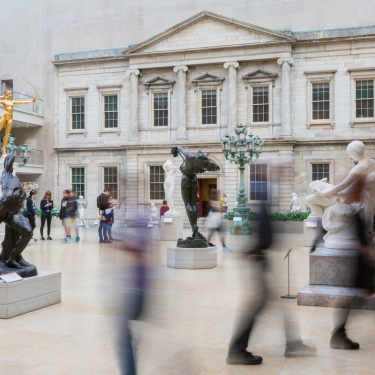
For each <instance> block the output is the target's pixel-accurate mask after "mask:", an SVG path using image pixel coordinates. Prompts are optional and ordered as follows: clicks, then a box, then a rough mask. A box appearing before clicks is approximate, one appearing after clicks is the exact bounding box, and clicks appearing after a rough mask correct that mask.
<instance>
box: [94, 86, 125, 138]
mask: <svg viewBox="0 0 375 375" xmlns="http://www.w3.org/2000/svg"><path fill="white" fill-rule="evenodd" d="M96 87H97V89H98V91H99V93H100V97H99V106H100V107H99V108H100V111H99V132H98V133H99V137H101V136H102V133H116V134H117V135H118V136H119V135H120V134H121V87H122V84H112V85H97V86H96ZM105 96H117V127H116V128H106V127H105V112H104V106H105V99H104V98H105Z"/></svg>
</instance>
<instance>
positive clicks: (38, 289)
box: [0, 271, 61, 319]
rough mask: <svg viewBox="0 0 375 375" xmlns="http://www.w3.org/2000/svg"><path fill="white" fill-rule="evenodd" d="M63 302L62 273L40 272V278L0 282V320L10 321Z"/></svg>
mask: <svg viewBox="0 0 375 375" xmlns="http://www.w3.org/2000/svg"><path fill="white" fill-rule="evenodd" d="M59 302H61V272H48V271H39V274H38V276H34V277H28V278H26V279H23V280H20V281H15V282H13V283H5V282H3V281H0V318H1V319H8V318H13V317H14V316H17V315H21V314H25V313H28V312H30V311H34V310H37V309H41V308H42V307H47V306H50V305H54V304H55V303H59Z"/></svg>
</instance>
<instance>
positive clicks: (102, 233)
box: [96, 188, 112, 243]
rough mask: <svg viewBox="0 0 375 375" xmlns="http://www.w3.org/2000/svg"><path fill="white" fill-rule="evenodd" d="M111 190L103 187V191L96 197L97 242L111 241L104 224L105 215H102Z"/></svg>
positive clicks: (107, 206) (106, 207)
mask: <svg viewBox="0 0 375 375" xmlns="http://www.w3.org/2000/svg"><path fill="white" fill-rule="evenodd" d="M110 194H111V190H110V189H109V188H104V190H103V193H101V194H100V195H99V196H98V197H97V198H96V206H97V207H98V218H99V228H98V232H99V243H112V241H110V240H109V238H108V226H107V224H106V221H107V219H106V217H105V216H104V215H103V213H105V210H107V209H108V208H109V206H110V203H109V195H110Z"/></svg>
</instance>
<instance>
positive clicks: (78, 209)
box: [77, 195, 84, 219]
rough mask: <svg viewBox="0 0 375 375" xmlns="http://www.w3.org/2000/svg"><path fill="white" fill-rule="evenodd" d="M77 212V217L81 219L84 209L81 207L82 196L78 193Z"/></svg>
mask: <svg viewBox="0 0 375 375" xmlns="http://www.w3.org/2000/svg"><path fill="white" fill-rule="evenodd" d="M77 214H78V217H79V218H81V219H83V214H84V209H83V196H82V195H80V196H79V197H78V200H77Z"/></svg>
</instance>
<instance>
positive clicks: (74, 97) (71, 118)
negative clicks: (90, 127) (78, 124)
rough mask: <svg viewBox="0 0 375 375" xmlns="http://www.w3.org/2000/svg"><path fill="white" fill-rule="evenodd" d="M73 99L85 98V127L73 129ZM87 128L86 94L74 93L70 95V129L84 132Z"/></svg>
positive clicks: (75, 131)
mask: <svg viewBox="0 0 375 375" xmlns="http://www.w3.org/2000/svg"><path fill="white" fill-rule="evenodd" d="M73 99H83V100H84V104H83V106H84V109H83V116H84V120H83V128H82V129H73ZM85 129H86V97H85V96H84V95H73V96H71V97H70V131H71V132H74V133H78V132H82V131H83V132H84V131H85Z"/></svg>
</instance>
